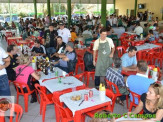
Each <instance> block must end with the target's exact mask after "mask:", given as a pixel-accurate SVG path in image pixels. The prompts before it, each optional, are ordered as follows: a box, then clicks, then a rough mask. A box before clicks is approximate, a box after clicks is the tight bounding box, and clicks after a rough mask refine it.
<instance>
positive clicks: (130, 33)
mask: <svg viewBox="0 0 163 122" xmlns="http://www.w3.org/2000/svg"><path fill="white" fill-rule="evenodd" d="M125 33H127V34H129V35H136V33H132V32H125Z"/></svg>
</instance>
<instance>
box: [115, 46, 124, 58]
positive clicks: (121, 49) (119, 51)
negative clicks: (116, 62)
mask: <svg viewBox="0 0 163 122" xmlns="http://www.w3.org/2000/svg"><path fill="white" fill-rule="evenodd" d="M116 49H117V51H118V57H119V58H120V57H122V55H123V54H124V53H125V52H126V50H125V47H124V46H118V47H117V48H116Z"/></svg>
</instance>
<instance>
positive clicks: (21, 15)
mask: <svg viewBox="0 0 163 122" xmlns="http://www.w3.org/2000/svg"><path fill="white" fill-rule="evenodd" d="M18 16H20V17H22V18H23V17H26V16H28V15H27V14H26V13H23V12H20V13H19V14H18Z"/></svg>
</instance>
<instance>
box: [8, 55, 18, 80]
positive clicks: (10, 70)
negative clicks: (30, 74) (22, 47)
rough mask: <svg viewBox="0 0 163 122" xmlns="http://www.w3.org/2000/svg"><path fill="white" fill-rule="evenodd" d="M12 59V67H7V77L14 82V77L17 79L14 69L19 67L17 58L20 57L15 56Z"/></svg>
mask: <svg viewBox="0 0 163 122" xmlns="http://www.w3.org/2000/svg"><path fill="white" fill-rule="evenodd" d="M9 57H10V65H9V66H8V67H6V71H7V76H8V79H9V80H11V81H13V79H14V77H15V71H14V69H13V68H15V67H17V66H18V65H19V64H18V63H17V59H16V58H17V57H18V55H17V54H16V55H13V57H11V56H9Z"/></svg>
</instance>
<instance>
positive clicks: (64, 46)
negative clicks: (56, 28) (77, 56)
mask: <svg viewBox="0 0 163 122" xmlns="http://www.w3.org/2000/svg"><path fill="white" fill-rule="evenodd" d="M61 47H63V48H62V51H61V53H63V52H64V50H65V48H66V43H64V42H62V44H61V45H60V46H57V47H56V52H58V51H59V49H60V48H61Z"/></svg>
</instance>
